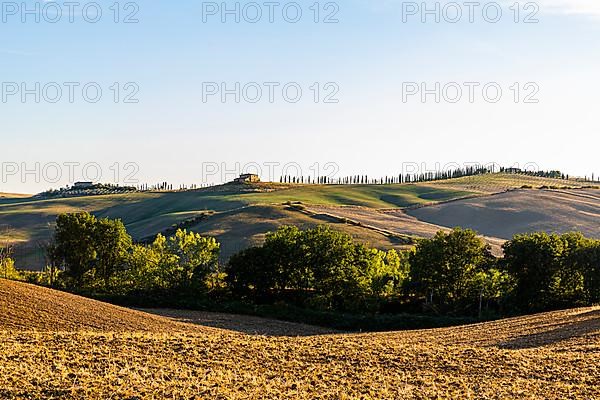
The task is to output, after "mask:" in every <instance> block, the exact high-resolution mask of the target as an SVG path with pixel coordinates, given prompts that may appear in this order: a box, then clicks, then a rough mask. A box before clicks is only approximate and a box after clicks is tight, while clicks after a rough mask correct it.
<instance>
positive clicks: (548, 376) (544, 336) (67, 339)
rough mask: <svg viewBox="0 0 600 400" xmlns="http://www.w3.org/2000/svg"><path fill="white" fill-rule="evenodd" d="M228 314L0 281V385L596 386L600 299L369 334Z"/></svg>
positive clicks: (294, 391) (372, 390)
mask: <svg viewBox="0 0 600 400" xmlns="http://www.w3.org/2000/svg"><path fill="white" fill-rule="evenodd" d="M157 312H160V311H157ZM164 313H165V314H168V315H172V316H174V317H176V318H177V319H184V320H188V321H195V322H197V323H201V322H202V319H203V318H207V316H206V315H204V316H199V315H197V314H190V315H185V314H182V313H181V312H177V313H175V315H174V314H173V311H164ZM219 318H220V319H226V318H227V317H226V316H222V315H221V316H219ZM230 318H231V321H230V322H232V321H235V323H234V324H230V325H229V326H230V327H232V328H234V329H237V332H236V331H232V330H225V329H218V328H209V327H205V326H201V325H198V324H192V323H182V322H178V321H176V320H174V319H168V318H163V317H160V316H156V315H151V314H146V313H142V312H139V311H133V310H128V309H123V308H119V307H114V306H110V305H106V304H103V303H99V302H96V301H93V300H87V299H83V298H80V297H76V296H72V295H67V294H63V293H59V292H55V291H51V290H48V289H42V288H37V287H32V286H29V285H26V284H22V283H14V282H7V281H2V280H0V337H1V339H0V397H2V398H19V399H21V398H24V399H42V398H43V399H47V398H77V399H279V398H287V399H432V398H434V399H446V398H448V399H450V398H452V399H561V400H562V399H597V398H600V385H598V383H599V382H600V363H599V361H600V308H599V307H595V308H586V309H576V310H568V311H561V312H554V313H547V314H540V315H534V316H529V317H521V318H515V319H508V320H503V321H498V322H492V323H484V324H478V325H472V326H466V327H456V328H445V329H435V330H421V331H412V332H392V333H378V334H335V333H329V334H326V333H320V332H318V331H317V332H315V331H314V330H310V331H308V330H307V329H309V328H307V327H303V326H300V325H294V324H288V325H285V327H284V330H283V331H282V330H281V329H279V328H278V329H275V328H273V329H274V331H273V332H272V334H273V335H285V336H272V335H269V331H264V332H262V333H263V334H262V335H249V334H245V333H241V332H242V331H244V327H245V326H246V325H247V324H246V322H245V320H244V317H237V316H230ZM258 322H259V321H258ZM269 323H270V324H271V325H272V326H276V325H277V323H275V322H272V321H271V322H269ZM269 323H265V326H268V325H269ZM249 324H257V320H256V319H253V320H251V322H249ZM298 335H312V336H298Z"/></svg>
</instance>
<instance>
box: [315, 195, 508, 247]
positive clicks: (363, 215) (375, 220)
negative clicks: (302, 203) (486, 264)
mask: <svg viewBox="0 0 600 400" xmlns="http://www.w3.org/2000/svg"><path fill="white" fill-rule="evenodd" d="M307 209H308V210H309V211H311V212H313V213H315V214H317V215H324V216H325V215H329V216H335V217H337V218H345V219H347V220H349V221H354V222H357V223H360V224H361V225H362V226H363V227H364V228H367V229H373V230H375V231H379V232H384V233H391V234H396V235H401V236H407V237H420V238H430V237H432V236H434V235H435V234H436V233H437V232H438V231H449V230H450V228H449V227H446V226H441V225H435V224H432V223H428V222H424V221H420V220H419V219H417V218H415V217H414V216H412V215H409V214H410V213H407V211H406V210H400V209H390V210H376V209H371V208H364V207H335V206H312V205H311V206H307ZM484 239H485V240H486V241H487V242H488V243H489V244H490V245H491V246H492V250H493V252H494V253H495V254H498V255H499V254H501V252H502V250H501V246H502V244H503V243H504V242H505V240H503V239H499V238H495V237H488V236H485V237H484Z"/></svg>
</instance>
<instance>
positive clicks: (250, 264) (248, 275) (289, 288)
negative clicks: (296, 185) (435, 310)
mask: <svg viewBox="0 0 600 400" xmlns="http://www.w3.org/2000/svg"><path fill="white" fill-rule="evenodd" d="M402 260H403V259H402V258H401V257H399V256H398V254H397V253H396V252H395V251H394V250H391V251H389V252H387V253H386V252H382V251H379V250H376V249H371V248H368V247H366V246H365V245H363V244H357V243H354V242H353V240H352V238H351V237H350V236H349V235H347V234H345V233H342V232H337V231H334V230H332V229H330V228H328V227H324V226H320V227H317V228H315V229H310V230H306V231H300V230H299V229H298V228H296V227H289V226H284V227H282V228H280V229H279V230H277V231H276V232H272V233H270V234H268V235H267V238H266V240H265V243H264V245H263V246H261V247H254V248H251V249H248V250H245V251H243V252H241V253H239V254H237V255H236V256H234V257H232V259H231V260H230V261H229V265H228V270H227V272H228V278H227V280H228V282H229V283H230V285H231V288H232V290H233V291H234V293H237V294H243V295H249V294H251V295H254V296H257V297H265V296H267V295H271V297H272V298H274V299H283V298H285V294H286V293H290V292H292V293H296V294H301V295H303V300H304V302H305V304H306V305H310V306H312V307H315V308H318V309H336V310H342V309H343V310H348V309H358V308H361V307H367V304H368V303H369V301H370V300H372V299H376V298H382V297H385V296H387V295H390V294H391V293H392V292H394V291H395V290H399V288H400V286H401V284H402V282H403V280H404V278H405V277H406V275H407V266H406V264H405V263H402Z"/></svg>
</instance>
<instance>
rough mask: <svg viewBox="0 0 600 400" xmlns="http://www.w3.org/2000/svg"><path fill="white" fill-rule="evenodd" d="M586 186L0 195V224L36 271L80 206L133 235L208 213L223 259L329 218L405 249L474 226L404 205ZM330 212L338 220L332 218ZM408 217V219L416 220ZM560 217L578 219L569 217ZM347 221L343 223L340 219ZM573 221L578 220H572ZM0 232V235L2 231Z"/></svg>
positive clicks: (260, 187)
mask: <svg viewBox="0 0 600 400" xmlns="http://www.w3.org/2000/svg"><path fill="white" fill-rule="evenodd" d="M586 185H590V183H587V182H580V181H577V180H562V179H552V178H542V177H536V176H528V175H521V174H506V173H498V174H482V175H476V176H470V177H463V178H456V179H449V180H440V181H435V182H428V183H420V184H390V185H306V184H305V185H302V184H300V185H298V184H296V185H294V184H279V183H254V184H238V185H235V184H227V185H222V186H215V187H211V188H205V189H199V190H191V191H181V192H132V193H125V194H108V195H96V196H87V195H86V196H80V197H66V198H52V199H39V198H32V197H28V198H19V197H11V198H8V197H7V198H0V227H5V226H10V227H11V232H10V234H11V237H12V238H13V240H14V241H15V242H16V243H17V244H18V246H17V252H16V262H17V266H18V267H20V268H29V269H39V268H41V267H42V266H43V264H44V257H43V254H42V250H41V248H42V246H43V244H44V242H45V241H47V239H48V238H49V236H50V234H51V229H52V225H53V223H54V221H55V219H56V216H57V215H58V214H60V213H65V212H76V211H82V210H84V211H89V212H91V213H93V214H95V215H96V216H99V217H110V218H120V219H122V220H123V221H124V223H125V224H126V226H127V229H128V230H129V232H130V233H131V234H132V235H133V236H134V238H135V239H136V240H142V239H145V238H149V237H152V236H153V235H156V234H157V233H160V232H168V231H169V230H170V229H173V228H174V227H177V226H180V225H181V226H186V227H187V226H190V222H193V221H196V220H197V219H199V218H200V217H201V216H203V215H206V214H209V213H210V215H211V216H210V217H209V218H206V219H203V220H202V221H200V222H198V223H197V224H196V223H194V224H191V225H192V226H191V227H190V229H193V230H196V231H198V232H200V233H203V234H210V235H215V236H216V237H217V238H219V239H221V240H222V241H227V243H224V245H223V248H224V254H223V256H224V258H227V257H228V256H229V255H231V254H232V253H233V252H235V251H238V250H239V249H242V248H244V247H245V246H247V245H250V244H257V243H260V241H261V240H262V238H263V237H264V234H265V233H266V232H267V231H269V230H273V229H276V228H277V226H279V225H281V224H296V225H300V226H313V225H314V224H318V223H327V224H332V225H334V226H335V227H336V228H338V229H341V230H344V231H347V232H348V233H350V234H352V235H353V236H354V237H355V238H356V239H357V240H363V241H367V242H370V243H371V244H373V245H374V246H377V247H396V248H403V247H404V246H405V245H406V242H407V239H410V237H412V236H417V237H418V236H423V232H428V233H426V235H425V236H429V235H430V234H431V232H435V231H436V230H438V229H444V228H448V227H452V226H454V224H456V225H462V226H471V225H469V223H470V221H468V220H459V221H454V220H453V221H450V222H452V223H453V224H452V225H446V224H445V221H440V222H435V221H434V220H429V219H427V218H425V219H423V221H420V222H419V221H418V220H415V219H414V217H410V216H408V217H407V215H406V213H405V211H407V210H410V209H414V208H417V207H425V206H431V205H436V204H445V203H447V202H452V201H455V200H458V199H466V198H478V197H480V196H488V195H490V194H495V193H503V192H505V191H507V190H512V189H516V188H521V187H523V186H527V187H533V188H540V187H545V186H546V187H570V188H578V187H584V186H586ZM286 203H302V205H303V206H304V207H305V208H307V209H308V210H309V211H310V209H311V207H313V206H323V207H347V206H351V207H359V208H360V209H362V210H363V211H361V212H362V213H363V214H364V213H365V210H366V212H368V213H371V214H372V215H371V216H364V215H363V216H362V217H360V218H355V217H356V213H352V215H349V216H348V215H345V213H341V212H335V213H332V212H324V211H323V210H320V211H319V210H317V212H315V213H313V214H322V215H320V216H319V215H307V214H306V213H301V212H297V211H293V210H289V209H286V206H285V204H286ZM313 208H314V207H313ZM423 210H424V209H423ZM345 211H348V210H345ZM563 211H564V210H563ZM382 212H385V213H387V216H386V218H388V219H389V218H394V216H396V217H397V218H399V219H400V220H401V221H400V220H391V223H390V225H389V228H390V229H387V227H386V226H381V224H379V225H378V224H375V225H373V224H371V222H372V221H373V220H380V219H381V218H380V217H381V213H382ZM420 212H421V211H420ZM338 214H339V215H338ZM411 215H413V214H411ZM332 216H334V217H336V216H338V217H341V218H331V217H332ZM410 218H413V221H414V223H413V222H411V220H410ZM471 218H477V217H476V216H472V217H471ZM565 218H577V216H573V215H567V216H565ZM344 219H346V220H347V221H346V222H344ZM417 219H418V217H417ZM574 221H575V222H574V223H575V224H576V223H577V220H574ZM380 222H381V221H380ZM425 222H430V223H429V224H425ZM385 224H387V222H386V223H385ZM425 225H427V226H425ZM574 226H576V225H574ZM373 228H376V229H373ZM490 232H491V231H490ZM482 233H484V234H486V235H488V236H491V237H492V238H491V240H492V241H496V239H494V238H493V237H494V236H495V235H493V234H491V233H487V231H486V232H482ZM2 234H3V233H2V232H0V235H2Z"/></svg>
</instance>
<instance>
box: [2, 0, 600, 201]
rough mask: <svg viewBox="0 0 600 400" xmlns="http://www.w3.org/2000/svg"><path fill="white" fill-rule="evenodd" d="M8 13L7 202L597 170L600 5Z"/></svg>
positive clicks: (111, 8) (78, 5)
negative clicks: (86, 192) (116, 189)
mask: <svg viewBox="0 0 600 400" xmlns="http://www.w3.org/2000/svg"><path fill="white" fill-rule="evenodd" d="M25 4H26V6H23V4H22V3H21V2H2V3H1V4H0V7H1V10H0V12H1V15H0V18H1V19H0V32H1V33H2V34H1V35H0V85H1V86H0V89H1V93H0V101H1V102H0V118H1V121H2V122H1V124H2V125H1V142H0V143H1V144H0V152H1V153H0V154H1V157H0V192H18V193H36V192H40V191H43V190H46V189H48V188H52V187H61V186H65V185H68V184H72V183H73V182H75V181H80V180H86V181H87V180H91V181H96V182H106V183H119V184H134V185H135V184H143V183H147V184H150V185H151V184H154V183H157V182H163V181H167V182H169V183H171V184H173V185H174V186H175V187H178V186H179V185H180V184H186V185H188V186H189V185H191V184H197V185H200V184H204V183H219V182H223V181H228V180H231V179H233V177H234V176H235V175H237V174H238V173H240V172H258V173H259V174H260V175H261V176H262V178H263V179H264V180H269V179H274V180H279V177H280V175H283V174H287V175H304V176H308V175H310V176H315V175H328V176H332V177H336V176H345V175H354V174H361V175H369V176H371V177H379V176H383V175H397V174H399V173H402V172H404V173H406V172H424V171H431V170H436V169H447V168H452V167H455V166H464V165H469V164H472V163H481V164H491V163H495V164H499V165H505V166H519V167H524V168H529V169H533V168H538V169H559V170H563V171H565V172H568V173H570V174H574V175H582V176H583V175H588V176H589V175H591V174H592V173H595V174H596V176H599V175H600V166H599V165H597V160H598V157H597V149H598V145H599V144H600V143H599V142H600V139H598V133H599V132H600V119H599V118H598V114H597V112H598V110H599V109H600V107H599V106H600V96H599V93H600V79H598V71H599V70H600V3H599V2H598V1H597V0H539V1H538V2H526V1H522V2H520V3H516V2H515V1H513V0H510V1H497V2H486V1H482V2H479V3H476V4H475V5H471V6H469V5H468V4H469V2H451V1H441V2H435V1H426V2H421V1H418V2H404V1H397V0H343V1H337V2H329V1H322V2H316V1H315V0H310V1H297V2H286V1H282V2H276V1H273V2H269V1H259V2H248V1H241V2H235V1H230V2H227V1H225V2H222V1H219V2H201V1H190V0H181V1H178V2H176V3H174V2H167V1H157V0H152V1H150V0H140V1H135V2H128V1H122V2H115V0H111V1H97V2H88V1H82V2H68V1H66V2H62V1H41V2H34V1H27V2H25Z"/></svg>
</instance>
